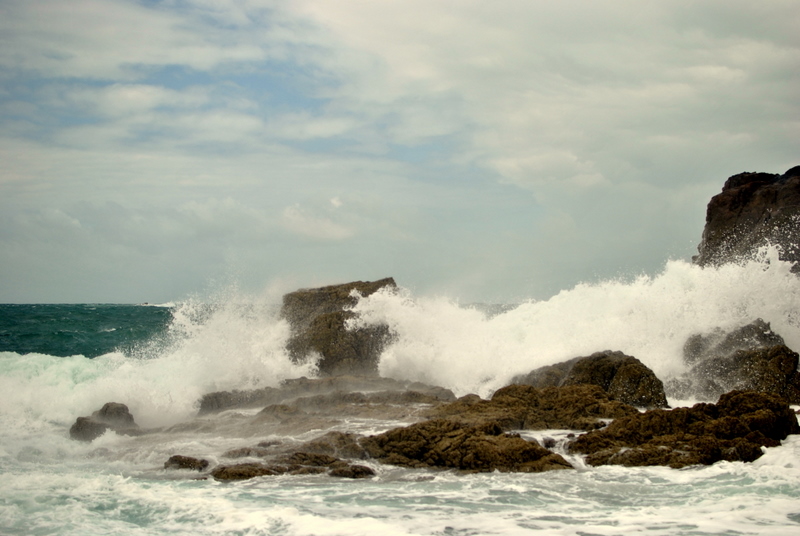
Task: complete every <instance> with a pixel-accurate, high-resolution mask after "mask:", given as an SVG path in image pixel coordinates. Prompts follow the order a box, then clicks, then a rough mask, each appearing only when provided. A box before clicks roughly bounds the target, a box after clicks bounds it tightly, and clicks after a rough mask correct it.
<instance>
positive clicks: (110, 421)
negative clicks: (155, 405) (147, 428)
mask: <svg viewBox="0 0 800 536" xmlns="http://www.w3.org/2000/svg"><path fill="white" fill-rule="evenodd" d="M106 430H113V431H114V432H116V433H117V434H120V435H139V434H141V433H142V431H141V430H140V428H139V425H138V424H136V422H135V421H134V419H133V415H131V413H130V411H129V410H128V406H126V405H125V404H120V403H118V402H108V403H106V404H104V405H103V407H102V408H100V409H99V410H97V411H95V412H94V413H92V415H91V416H90V417H78V418H77V419H76V421H75V424H73V425H72V427H71V428H70V429H69V436H70V437H71V438H72V439H75V440H77V441H93V440H94V439H96V438H98V437H100V436H101V435H103V434H104V433H106Z"/></svg>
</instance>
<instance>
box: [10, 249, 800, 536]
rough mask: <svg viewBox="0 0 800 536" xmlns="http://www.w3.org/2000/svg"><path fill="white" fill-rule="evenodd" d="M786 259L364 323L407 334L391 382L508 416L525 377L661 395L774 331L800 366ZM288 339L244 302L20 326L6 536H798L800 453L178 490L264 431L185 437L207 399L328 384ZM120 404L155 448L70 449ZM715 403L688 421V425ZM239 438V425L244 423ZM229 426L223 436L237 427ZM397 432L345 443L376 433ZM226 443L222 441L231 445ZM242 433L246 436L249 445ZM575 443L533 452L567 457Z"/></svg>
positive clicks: (799, 329)
mask: <svg viewBox="0 0 800 536" xmlns="http://www.w3.org/2000/svg"><path fill="white" fill-rule="evenodd" d="M798 281H799V279H798V278H797V277H796V276H795V275H793V274H791V273H790V272H789V267H788V266H786V265H785V264H783V263H781V262H780V261H778V260H777V258H776V257H775V256H774V255H772V256H770V254H767V256H766V257H764V258H761V259H758V260H754V261H752V262H749V263H743V264H741V265H730V266H725V267H721V268H718V269H714V268H706V269H700V268H698V267H696V266H693V265H691V264H690V263H686V262H682V261H675V262H670V263H668V264H667V265H666V266H665V267H664V269H663V270H662V272H661V273H659V274H657V275H655V276H652V277H649V276H642V277H639V278H633V279H628V280H618V281H605V282H601V283H597V284H581V285H577V286H575V287H574V288H571V289H565V290H564V291H562V292H561V293H559V294H557V295H555V296H553V297H552V298H550V299H549V300H543V301H534V300H521V302H520V304H518V305H515V306H513V307H512V306H509V307H504V308H497V309H496V310H494V311H493V312H492V313H491V314H488V313H487V312H486V310H485V309H484V308H480V307H475V306H469V305H461V304H459V303H458V302H457V301H454V300H450V299H447V298H442V297H428V296H414V295H412V294H411V293H410V292H408V291H405V290H402V289H401V292H400V293H399V294H388V293H387V294H382V293H378V294H375V295H373V296H370V297H369V298H366V299H363V300H361V301H360V302H359V304H358V305H357V310H358V311H359V312H360V313H361V318H362V319H363V320H364V322H367V323H370V322H382V323H386V324H388V325H389V326H390V328H391V329H392V330H393V331H394V332H395V333H396V334H397V337H396V340H395V342H394V343H393V344H392V345H391V346H390V347H389V348H387V349H386V351H385V352H384V355H383V356H382V358H381V363H380V372H381V374H382V375H384V376H388V377H394V378H398V379H408V380H419V381H424V382H426V383H430V384H437V385H441V386H443V387H447V388H449V389H451V390H453V392H454V393H455V394H456V395H457V396H462V395H465V394H468V393H477V394H479V395H481V396H483V397H488V396H490V395H491V393H492V392H493V391H494V390H495V389H497V388H499V387H501V386H503V385H505V384H506V383H507V382H508V381H509V379H510V378H511V377H513V375H515V374H518V373H521V372H527V371H530V370H531V369H533V368H536V367H538V366H541V365H546V364H551V363H555V362H557V361H560V360H563V359H567V358H571V357H575V356H578V355H588V354H590V353H592V352H595V351H599V350H605V349H611V350H621V351H623V352H625V353H627V354H629V355H634V356H636V357H638V358H639V359H640V360H642V361H643V362H645V364H647V365H648V366H650V367H651V368H652V369H653V370H654V371H655V372H656V374H657V375H659V376H660V377H661V378H662V379H666V378H669V377H670V376H672V375H675V374H679V373H680V372H682V371H683V370H684V369H685V366H684V365H683V362H682V358H681V350H682V346H683V343H684V342H685V340H686V338H687V337H688V336H690V335H692V334H694V333H698V332H705V331H710V330H712V329H714V328H717V327H721V328H723V329H726V328H731V327H736V326H738V325H742V324H745V323H749V322H751V321H752V320H754V319H755V318H762V319H764V320H766V321H768V322H770V323H771V326H772V329H773V330H774V331H775V332H777V333H779V334H780V335H782V336H783V337H784V339H785V340H786V342H787V345H788V346H790V347H791V348H793V349H795V350H797V349H798V348H800V282H798ZM287 336H288V327H287V326H286V324H285V322H283V321H281V320H280V319H279V318H278V317H277V315H276V307H275V305H274V304H266V303H260V302H259V300H258V299H257V298H255V297H253V298H251V299H249V300H247V299H244V300H243V299H242V296H240V295H237V296H235V297H231V298H230V299H229V300H224V299H223V300H218V301H217V302H215V304H214V305H213V306H211V305H208V304H205V303H201V302H198V301H193V300H186V301H184V302H181V303H176V304H167V306H149V305H102V304H79V305H0V430H2V433H0V534H3V535H25V536H29V535H50V534H55V535H76V536H77V535H81V536H85V535H99V534H124V535H165V534H192V535H212V534H214V535H304V536H305V535H308V536H310V535H317V536H322V535H365V536H366V535H369V536H374V535H376V534H380V535H382V536H386V535H391V536H394V535H403V536H405V535H437V536H444V535H463V536H475V535H493V534H497V535H501V534H502V535H508V534H553V535H576V536H577V535H582V536H589V535H623V534H624V535H629V534H648V535H665V536H666V535H669V536H675V535H685V536H689V535H692V536H696V535H723V534H724V535H756V534H757V535H775V536H787V535H790V534H798V533H800V440H799V438H798V437H795V436H791V437H790V438H789V439H787V440H786V441H784V443H783V445H782V446H780V447H776V448H771V449H765V454H764V455H763V456H762V457H761V458H760V459H759V460H757V461H756V462H754V463H750V464H745V463H727V462H722V463H717V464H715V465H713V466H708V467H690V468H686V469H681V470H674V469H669V468H665V467H650V468H629V467H599V468H595V467H590V466H587V465H586V464H585V463H584V462H583V460H582V459H581V458H580V457H577V456H570V455H568V454H566V453H564V455H565V457H567V458H568V459H569V461H570V462H571V463H573V465H574V466H575V468H576V469H575V470H574V471H556V472H550V473H542V474H503V473H487V474H471V475H463V474H458V473H456V472H452V471H422V470H411V469H402V468H398V467H393V466H388V465H380V464H375V463H371V462H370V461H367V462H365V463H367V464H369V465H371V466H372V467H373V469H374V470H375V471H376V473H377V476H375V477H374V478H372V479H367V480H358V481H351V480H341V479H334V478H331V477H328V476H325V475H306V476H279V477H263V478H258V479H253V480H247V481H241V482H233V483H222V482H216V481H214V480H195V479H194V477H195V476H197V474H196V473H195V474H187V472H180V471H165V470H164V469H163V464H164V461H166V460H167V459H168V458H169V456H171V455H172V454H178V453H179V454H186V455H191V456H198V457H204V458H206V459H208V460H210V461H211V462H212V463H218V462H220V461H222V460H220V455H221V453H222V452H224V451H225V450H227V449H229V448H233V447H239V446H243V445H249V444H253V443H254V442H256V441H260V440H263V439H270V440H280V441H296V440H306V439H310V438H312V437H314V436H315V434H316V435H319V434H321V433H323V432H324V430H317V431H312V432H310V433H307V434H304V435H302V436H298V437H289V436H285V437H273V436H269V437H264V436H257V437H252V436H248V437H242V436H240V434H238V433H237V432H236V431H235V427H234V428H231V427H230V424H229V423H230V422H235V419H237V418H243V415H246V414H247V412H238V413H237V412H235V411H234V412H227V413H226V414H224V415H220V416H214V417H208V418H204V419H205V420H200V421H194V422H193V424H192V425H191V426H186V425H184V424H182V423H186V422H187V421H190V420H192V419H194V418H195V416H196V410H197V401H198V399H199V398H200V397H201V396H202V395H203V394H205V393H208V392H212V391H218V390H230V389H248V388H254V387H263V386H268V385H271V386H275V385H278V384H279V382H280V381H281V380H283V379H287V378H295V377H299V376H313V374H314V368H313V364H306V365H298V364H295V363H293V362H292V361H291V360H290V359H289V357H288V356H287V355H286V352H285V350H284V344H285V341H286V338H287ZM109 401H116V402H122V403H125V404H127V405H128V406H129V408H130V409H131V412H132V413H133V415H134V416H135V418H136V420H137V422H138V423H139V424H140V425H141V426H143V427H149V428H153V427H161V429H162V431H161V432H159V433H154V434H150V435H145V436H141V437H127V436H117V435H114V434H106V435H104V436H102V437H100V438H98V439H96V440H95V441H94V442H92V443H80V442H76V441H73V440H71V439H70V438H69V434H68V430H69V427H70V425H71V424H72V423H73V422H74V421H75V419H76V417H78V416H81V415H88V414H90V413H91V412H93V411H95V410H97V409H99V408H100V407H101V406H102V405H103V403H105V402H109ZM694 402H696V401H695V400H675V399H670V403H671V404H672V405H673V406H678V405H686V404H692V403H694ZM232 419H233V421H231V420H232ZM223 421H224V422H226V423H228V425H227V427H222V426H221V423H222V422H223ZM395 425H396V423H392V422H376V421H372V422H368V421H364V422H358V423H355V422H349V423H345V422H343V423H341V429H347V430H355V431H357V432H359V433H364V434H370V433H377V432H381V431H383V430H386V429H388V428H391V427H393V426H395ZM223 430H224V431H223ZM232 430H233V431H232ZM570 432H571V431H569V430H549V431H543V432H536V433H532V432H523V437H529V438H535V437H542V436H545V435H548V436H551V437H555V438H561V437H564V436H565V435H566V434H568V433H570Z"/></svg>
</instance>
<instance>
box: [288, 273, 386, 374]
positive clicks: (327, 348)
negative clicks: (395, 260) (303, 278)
mask: <svg viewBox="0 0 800 536" xmlns="http://www.w3.org/2000/svg"><path fill="white" fill-rule="evenodd" d="M396 286H397V285H396V284H395V282H394V279H392V278H391V277H389V278H386V279H381V280H379V281H369V282H364V281H355V282H352V283H345V284H342V285H331V286H327V287H320V288H313V289H302V290H297V291H295V292H291V293H289V294H286V295H285V296H284V297H283V306H282V308H281V316H282V317H283V318H285V319H286V320H287V321H288V322H289V325H290V326H291V329H292V335H291V338H290V339H289V341H288V343H287V345H286V347H287V350H288V351H289V354H290V355H291V356H292V358H293V359H294V360H295V361H297V362H301V361H305V360H307V359H309V358H313V357H314V356H319V361H318V362H317V366H318V368H319V372H320V374H321V375H323V376H333V375H340V374H377V372H378V367H377V364H378V358H379V357H380V354H381V352H382V351H383V348H384V346H385V345H386V343H387V342H388V341H389V340H390V338H391V335H390V333H389V328H388V326H385V325H383V326H374V327H368V328H359V329H348V328H347V322H348V321H349V320H351V319H353V318H355V316H356V315H355V313H353V312H352V311H351V310H350V309H351V308H352V307H353V306H354V305H355V304H356V303H357V301H358V298H357V297H356V295H361V296H369V295H370V294H373V293H375V292H377V291H378V290H380V289H382V288H386V287H388V288H396Z"/></svg>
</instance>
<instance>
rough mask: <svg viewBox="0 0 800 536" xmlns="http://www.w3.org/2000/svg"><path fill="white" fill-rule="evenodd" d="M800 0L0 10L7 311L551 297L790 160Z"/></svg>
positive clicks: (798, 79)
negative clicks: (375, 292)
mask: <svg viewBox="0 0 800 536" xmlns="http://www.w3.org/2000/svg"><path fill="white" fill-rule="evenodd" d="M798 27H800V2H797V0H769V1H766V2H753V1H752V0H748V1H741V0H724V1H698V0H680V1H678V0H664V1H659V2H642V1H640V0H597V1H592V2H588V1H572V0H562V1H559V2H552V1H541V0H522V1H516V0H499V1H491V2H490V1H488V0H480V1H479V0H397V1H395V0H346V1H345V0H342V1H331V0H291V1H288V0H163V1H160V0H36V1H30V0H0V302H2V303H37V302H38V303H58V302H67V303H70V302H72V303H101V302H102V303H141V302H150V303H161V302H167V301H175V300H180V299H183V298H186V297H187V296H191V295H196V294H197V293H204V292H210V291H211V290H210V289H214V288H221V287H226V286H233V287H235V288H237V289H239V290H241V291H242V292H248V293H254V294H256V295H257V294H259V293H264V292H276V291H289V290H293V289H295V288H300V287H311V286H318V285H325V284H333V283H341V282H347V281H354V280H374V279H379V278H383V277H388V276H392V277H394V278H395V280H396V281H397V283H398V284H399V285H400V286H402V287H405V288H408V289H410V290H411V291H412V292H414V293H416V294H420V295H441V296H448V297H451V298H453V299H455V300H459V301H463V302H475V301H480V302H490V303H500V302H504V303H508V302H517V301H521V300H525V299H546V298H548V297H550V296H552V295H554V294H556V293H558V292H559V291H560V290H562V289H568V288H571V287H572V286H574V285H576V284H579V283H582V282H588V283H591V282H596V281H600V280H604V279H610V278H618V277H623V278H629V277H635V276H637V275H640V274H653V273H657V272H659V271H660V270H661V269H663V267H664V265H665V263H666V262H667V261H669V260H671V259H685V260H689V259H690V258H691V256H692V255H693V254H696V248H697V244H698V242H699V240H700V237H701V233H702V229H703V224H704V220H705V208H706V205H707V203H708V201H709V199H710V198H711V197H712V196H713V195H715V194H717V193H719V192H720V190H721V188H722V185H723V183H724V181H725V179H726V178H727V177H729V176H731V175H734V174H736V173H740V172H743V171H764V172H770V173H783V172H784V171H786V170H788V169H789V168H791V167H792V166H795V165H798V164H800V151H799V150H798V149H800V143H799V141H798V140H800V97H798V95H800V33H798V31H797V28H798Z"/></svg>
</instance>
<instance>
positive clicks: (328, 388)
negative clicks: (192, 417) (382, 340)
mask: <svg viewBox="0 0 800 536" xmlns="http://www.w3.org/2000/svg"><path fill="white" fill-rule="evenodd" d="M378 391H382V392H396V393H405V392H407V391H413V392H415V393H417V395H400V396H424V397H430V398H431V399H437V400H443V401H449V400H455V395H453V392H452V391H450V390H449V389H444V388H443V387H436V386H431V385H425V384H423V383H419V382H408V381H401V380H393V379H390V378H379V377H375V376H333V377H326V378H316V379H309V378H305V377H303V378H297V379H292V380H286V381H284V382H283V383H282V384H281V386H280V387H265V388H263V389H254V390H252V391H220V392H216V393H209V394H207V395H204V396H203V398H202V399H201V400H200V410H199V414H200V415H204V414H207V413H213V412H216V411H223V410H227V409H233V408H258V407H264V406H268V405H271V404H286V403H291V402H293V401H295V400H297V399H298V398H301V397H309V396H312V395H325V394H330V393H337V392H347V393H353V392H360V393H365V394H370V393H375V392H378Z"/></svg>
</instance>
